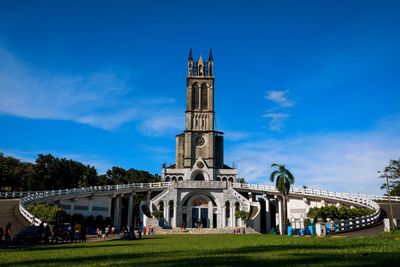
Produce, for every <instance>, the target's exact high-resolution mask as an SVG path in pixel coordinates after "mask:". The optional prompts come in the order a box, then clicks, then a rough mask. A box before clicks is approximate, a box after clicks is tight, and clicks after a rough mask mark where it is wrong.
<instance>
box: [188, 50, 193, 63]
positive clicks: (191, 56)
mask: <svg viewBox="0 0 400 267" xmlns="http://www.w3.org/2000/svg"><path fill="white" fill-rule="evenodd" d="M189 61H193V55H192V48H190V52H189Z"/></svg>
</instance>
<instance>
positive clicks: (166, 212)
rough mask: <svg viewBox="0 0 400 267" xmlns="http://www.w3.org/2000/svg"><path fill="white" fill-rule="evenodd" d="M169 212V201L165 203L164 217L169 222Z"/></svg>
mask: <svg viewBox="0 0 400 267" xmlns="http://www.w3.org/2000/svg"><path fill="white" fill-rule="evenodd" d="M168 213H169V208H168V203H166V204H165V203H164V219H165V220H166V221H167V222H168Z"/></svg>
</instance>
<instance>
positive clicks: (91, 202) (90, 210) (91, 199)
mask: <svg viewBox="0 0 400 267" xmlns="http://www.w3.org/2000/svg"><path fill="white" fill-rule="evenodd" d="M88 213H89V216H90V215H93V197H89V206H88Z"/></svg>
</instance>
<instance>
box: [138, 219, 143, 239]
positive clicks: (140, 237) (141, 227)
mask: <svg viewBox="0 0 400 267" xmlns="http://www.w3.org/2000/svg"><path fill="white" fill-rule="evenodd" d="M142 232H143V223H142V221H139V224H138V234H139V239H142Z"/></svg>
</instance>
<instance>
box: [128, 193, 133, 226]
mask: <svg viewBox="0 0 400 267" xmlns="http://www.w3.org/2000/svg"><path fill="white" fill-rule="evenodd" d="M132 213H133V194H130V195H129V199H128V219H127V222H126V226H127V227H131V226H132Z"/></svg>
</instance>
